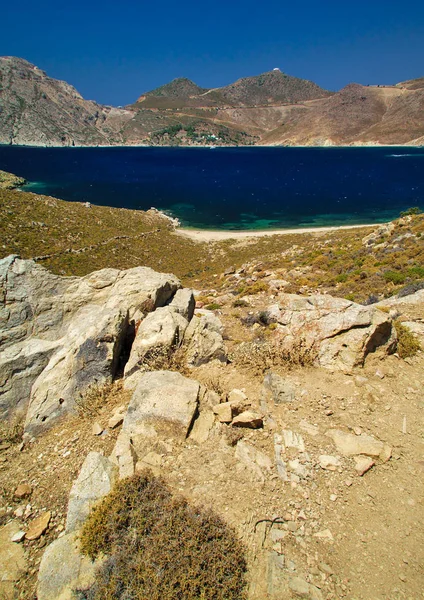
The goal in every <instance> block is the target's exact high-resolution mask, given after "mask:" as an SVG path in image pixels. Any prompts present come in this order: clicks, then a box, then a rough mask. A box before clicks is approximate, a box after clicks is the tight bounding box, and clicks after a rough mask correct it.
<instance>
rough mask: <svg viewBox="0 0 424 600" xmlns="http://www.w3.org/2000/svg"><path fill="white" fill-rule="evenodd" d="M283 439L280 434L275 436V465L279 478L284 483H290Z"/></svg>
mask: <svg viewBox="0 0 424 600" xmlns="http://www.w3.org/2000/svg"><path fill="white" fill-rule="evenodd" d="M283 450H284V446H283V437H282V436H281V435H279V434H278V433H275V434H274V452H275V463H276V466H277V473H278V476H279V477H280V479H281V480H282V481H288V480H289V477H288V475H287V465H286V463H285V462H284V460H283V458H282V456H283Z"/></svg>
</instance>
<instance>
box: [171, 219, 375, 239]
mask: <svg viewBox="0 0 424 600" xmlns="http://www.w3.org/2000/svg"><path fill="white" fill-rule="evenodd" d="M379 225H381V223H369V224H364V225H331V226H327V227H325V226H324V227H302V228H299V229H269V230H266V229H265V230H258V231H254V230H253V231H249V230H244V231H216V230H208V229H185V228H184V227H178V228H175V230H174V233H175V234H177V235H181V236H183V237H188V238H190V239H192V240H194V241H195V242H219V241H222V240H233V239H235V240H237V239H246V238H256V237H264V236H268V235H296V234H304V233H328V232H329V231H339V230H340V229H364V228H366V227H378V226H379Z"/></svg>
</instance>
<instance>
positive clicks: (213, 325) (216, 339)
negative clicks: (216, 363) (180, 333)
mask: <svg viewBox="0 0 424 600" xmlns="http://www.w3.org/2000/svg"><path fill="white" fill-rule="evenodd" d="M223 330H224V328H223V326H222V323H221V321H220V320H219V319H218V317H217V316H216V315H214V314H213V313H212V312H210V311H206V310H205V311H199V312H198V313H196V314H195V315H194V317H193V318H192V320H191V321H190V324H189V326H188V327H187V330H186V332H185V336H184V346H185V349H186V362H187V364H188V365H189V366H192V367H198V366H200V365H203V364H205V363H208V362H209V361H211V360H213V359H217V360H220V361H221V362H225V361H226V353H225V347H224V341H223V338H222V333H223Z"/></svg>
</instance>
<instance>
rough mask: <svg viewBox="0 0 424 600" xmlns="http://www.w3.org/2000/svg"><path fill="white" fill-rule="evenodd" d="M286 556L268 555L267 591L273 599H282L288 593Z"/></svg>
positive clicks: (274, 553) (272, 553)
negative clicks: (285, 570) (285, 573)
mask: <svg viewBox="0 0 424 600" xmlns="http://www.w3.org/2000/svg"><path fill="white" fill-rule="evenodd" d="M284 563H285V559H284V555H282V554H279V553H277V552H275V551H274V552H270V553H269V554H268V565H267V591H268V594H269V596H270V597H271V598H273V599H274V598H275V600H277V599H278V598H282V597H283V594H284V593H285V592H286V584H285V578H284V577H283V575H284Z"/></svg>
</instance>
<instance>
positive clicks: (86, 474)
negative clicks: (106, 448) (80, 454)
mask: <svg viewBox="0 0 424 600" xmlns="http://www.w3.org/2000/svg"><path fill="white" fill-rule="evenodd" d="M116 479H117V468H116V466H115V465H114V464H113V463H112V462H111V461H110V460H109V459H107V458H106V457H104V456H102V455H101V454H100V453H99V452H90V453H89V454H88V455H87V458H86V459H85V461H84V463H83V465H82V467H81V471H80V473H79V475H78V477H77V479H76V480H75V481H74V483H73V485H72V488H71V493H70V494H69V503H68V517H67V520H66V532H67V533H70V532H71V531H75V530H76V529H78V528H79V527H80V526H81V525H82V524H83V523H84V521H85V520H86V519H87V517H88V514H89V512H90V510H91V508H92V507H93V506H94V504H95V503H96V502H97V501H98V500H99V499H100V498H103V496H106V494H108V493H109V492H110V491H111V489H112V487H113V484H114V483H115V481H116Z"/></svg>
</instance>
